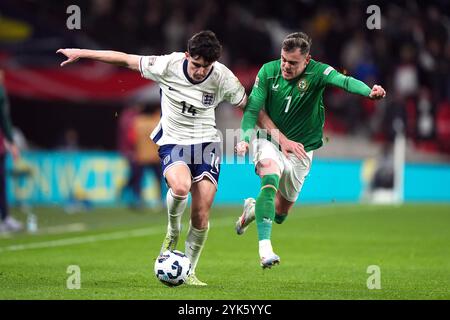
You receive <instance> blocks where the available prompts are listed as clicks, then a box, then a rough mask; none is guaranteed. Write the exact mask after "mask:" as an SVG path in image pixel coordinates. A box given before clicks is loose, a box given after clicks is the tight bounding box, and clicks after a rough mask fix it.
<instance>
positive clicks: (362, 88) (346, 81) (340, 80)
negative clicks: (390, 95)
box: [326, 70, 386, 100]
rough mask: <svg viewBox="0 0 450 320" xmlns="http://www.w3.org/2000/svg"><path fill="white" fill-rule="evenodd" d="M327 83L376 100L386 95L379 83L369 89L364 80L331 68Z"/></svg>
mask: <svg viewBox="0 0 450 320" xmlns="http://www.w3.org/2000/svg"><path fill="white" fill-rule="evenodd" d="M326 81H327V84H331V85H333V86H336V87H338V88H341V89H344V90H345V91H347V92H350V93H354V94H359V95H362V96H365V97H368V98H370V99H374V100H378V99H382V98H384V97H385V96H386V91H385V90H384V89H383V87H382V86H380V85H374V86H373V88H372V89H371V88H370V87H369V86H367V85H366V84H365V83H364V82H362V81H360V80H358V79H355V78H353V77H349V76H345V75H343V74H342V73H339V72H337V71H336V70H333V71H332V72H331V73H330V75H329V76H328V77H327V80H326Z"/></svg>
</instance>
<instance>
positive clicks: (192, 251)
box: [185, 222, 209, 274]
mask: <svg viewBox="0 0 450 320" xmlns="http://www.w3.org/2000/svg"><path fill="white" fill-rule="evenodd" d="M208 230H209V222H208V227H207V228H206V229H203V230H199V229H196V228H194V227H193V226H192V224H190V225H189V232H188V234H187V237H186V243H185V254H186V256H187V257H188V258H189V260H190V261H191V274H192V273H195V268H196V267H197V262H198V259H199V258H200V254H201V252H202V249H203V246H204V244H205V241H206V238H207V237H208Z"/></svg>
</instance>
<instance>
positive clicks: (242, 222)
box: [236, 198, 256, 235]
mask: <svg viewBox="0 0 450 320" xmlns="http://www.w3.org/2000/svg"><path fill="white" fill-rule="evenodd" d="M255 204H256V200H255V199H253V198H248V199H245V201H244V211H243V212H242V215H241V216H240V217H239V219H238V220H237V221H236V233H237V234H239V235H241V234H243V233H244V232H245V230H247V228H248V225H249V224H250V223H251V222H252V221H254V220H255Z"/></svg>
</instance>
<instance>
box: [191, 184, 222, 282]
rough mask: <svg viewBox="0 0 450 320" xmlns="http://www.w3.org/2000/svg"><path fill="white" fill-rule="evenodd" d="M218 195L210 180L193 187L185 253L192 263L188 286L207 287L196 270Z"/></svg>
mask: <svg viewBox="0 0 450 320" xmlns="http://www.w3.org/2000/svg"><path fill="white" fill-rule="evenodd" d="M215 194H216V186H215V185H214V184H213V183H212V182H211V180H209V179H207V178H206V179H202V180H200V181H198V182H195V183H194V184H193V185H192V189H191V195H192V204H191V223H190V225H189V231H188V234H187V237H186V243H185V253H186V255H187V257H188V258H189V260H190V261H191V268H192V269H191V274H192V275H193V276H191V277H190V278H189V279H188V280H187V283H188V284H194V285H206V283H204V282H201V281H200V280H198V279H197V277H196V275H195V270H196V268H197V263H198V261H199V259H200V255H201V253H202V250H203V247H204V245H205V242H206V239H207V237H208V231H209V212H210V209H211V206H212V203H213V201H214V196H215Z"/></svg>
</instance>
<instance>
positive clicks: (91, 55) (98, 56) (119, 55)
mask: <svg viewBox="0 0 450 320" xmlns="http://www.w3.org/2000/svg"><path fill="white" fill-rule="evenodd" d="M56 53H62V54H63V55H65V56H66V57H67V60H65V61H63V62H62V63H61V67H63V66H65V65H67V64H70V63H73V62H76V61H78V60H79V59H92V60H97V61H101V62H105V63H109V64H114V65H118V66H122V67H127V68H129V69H131V70H135V71H139V58H140V57H139V56H137V55H134V54H127V53H123V52H118V51H110V50H89V49H59V50H58V51H56Z"/></svg>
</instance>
